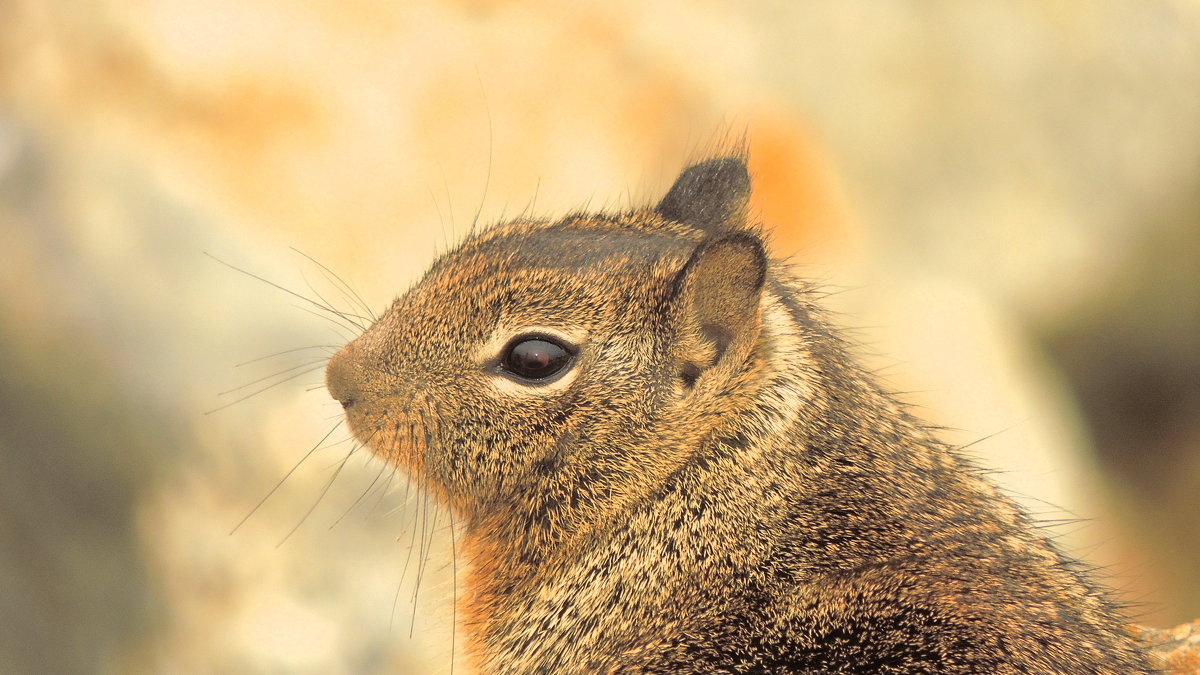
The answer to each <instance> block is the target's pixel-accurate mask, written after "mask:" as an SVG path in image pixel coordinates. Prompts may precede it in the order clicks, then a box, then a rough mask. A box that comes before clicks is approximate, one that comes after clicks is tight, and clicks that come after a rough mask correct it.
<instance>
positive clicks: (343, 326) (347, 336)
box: [292, 305, 362, 342]
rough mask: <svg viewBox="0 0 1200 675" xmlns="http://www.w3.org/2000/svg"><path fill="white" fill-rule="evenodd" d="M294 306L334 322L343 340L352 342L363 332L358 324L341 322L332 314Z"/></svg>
mask: <svg viewBox="0 0 1200 675" xmlns="http://www.w3.org/2000/svg"><path fill="white" fill-rule="evenodd" d="M292 306H293V307H295V308H296V309H298V310H300V311H302V312H308V313H309V314H312V315H313V316H317V317H320V318H322V319H324V320H325V321H328V322H329V323H331V324H333V326H334V327H335V328H336V329H337V331H338V337H340V338H342V340H343V341H345V342H350V341H351V340H353V339H354V336H355V335H358V334H361V333H362V329H360V328H359V327H358V326H356V325H350V324H348V323H343V322H339V321H337V320H335V319H334V318H333V317H331V316H328V315H326V314H319V313H317V312H314V311H312V310H311V309H309V308H307V307H300V306H298V305H292ZM344 321H347V322H348V321H349V319H345V320H344ZM346 331H353V333H347V332H346Z"/></svg>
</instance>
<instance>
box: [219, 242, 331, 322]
mask: <svg viewBox="0 0 1200 675" xmlns="http://www.w3.org/2000/svg"><path fill="white" fill-rule="evenodd" d="M204 255H206V256H208V257H209V258H212V259H213V260H215V261H217V262H219V263H221V264H222V265H224V266H226V267H228V268H229V269H231V270H233V271H235V272H241V273H242V274H245V275H246V276H248V277H250V278H251V279H257V280H258V281H261V282H263V283H264V284H266V285H268V286H271V287H273V288H276V289H278V290H281V291H283V292H284V293H287V294H288V295H290V296H292V297H294V298H298V299H300V300H303V301H304V302H307V303H309V304H310V305H313V306H315V307H316V308H317V309H320V310H323V311H326V312H329V313H330V314H334V315H336V316H343V315H342V313H341V312H339V311H338V310H336V309H334V308H332V307H326V306H325V305H322V304H321V303H319V302H317V301H316V300H313V299H312V298H308V297H305V296H303V295H300V294H299V293H297V292H295V291H293V290H291V289H289V288H287V287H285V286H281V285H279V284H277V283H275V282H274V281H271V280H270V279H267V278H265V277H261V276H259V275H257V274H254V273H253V272H248V271H246V270H244V269H242V268H240V267H237V266H236V265H232V264H230V263H227V262H225V261H224V260H221V259H220V258H218V257H217V256H215V255H213V254H211V253H209V252H208V251H205V252H204ZM343 318H344V317H343Z"/></svg>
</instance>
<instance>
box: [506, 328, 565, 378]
mask: <svg viewBox="0 0 1200 675" xmlns="http://www.w3.org/2000/svg"><path fill="white" fill-rule="evenodd" d="M570 362H571V352H569V351H567V348H566V347H564V346H563V345H561V344H559V343H557V342H554V341H552V340H550V339H548V338H544V337H529V338H523V339H521V338H519V339H517V340H515V341H514V342H513V343H512V344H511V345H510V346H509V347H508V348H507V349H506V350H505V351H504V355H503V356H502V357H501V359H500V367H501V368H502V369H504V370H506V371H508V372H509V373H512V374H513V375H516V376H517V377H519V378H521V379H525V380H535V381H536V380H545V379H546V378H549V377H552V376H554V375H557V374H558V373H560V372H562V371H563V370H564V369H566V367H567V365H568V364H569V363H570Z"/></svg>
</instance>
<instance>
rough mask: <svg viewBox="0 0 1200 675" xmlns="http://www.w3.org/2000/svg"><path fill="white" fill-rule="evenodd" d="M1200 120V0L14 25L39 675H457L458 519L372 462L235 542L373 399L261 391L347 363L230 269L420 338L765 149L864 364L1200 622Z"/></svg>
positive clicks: (12, 243) (6, 87) (18, 434)
mask: <svg viewBox="0 0 1200 675" xmlns="http://www.w3.org/2000/svg"><path fill="white" fill-rule="evenodd" d="M1198 121H1200V8H1198V7H1197V6H1196V4H1195V3H1191V2H1186V1H1183V0H1177V1H1168V0H1162V1H1159V0H1150V1H1135V0H1127V1H1123V2H1121V1H1110V2H1096V3H1084V4H1077V3H1060V2H1034V1H1033V0H1027V1H1023V2H1014V3H1005V4H983V3H955V2H949V1H945V2H926V3H911V4H906V3H866V2H834V1H833V0H825V1H821V2H805V3H792V2H748V3H736V4H734V3H730V4H722V3H713V2H701V3H695V2H691V3H689V2H682V1H669V2H656V3H635V2H607V3H556V2H524V3H516V2H483V1H478V2H469V1H466V2H432V1H429V0H415V1H412V2H386V3H385V2H367V1H365V0H352V1H341V2H331V1H328V0H309V1H306V2H300V1H297V2H283V1H282V0H240V1H238V2H233V1H230V0H207V1H205V2H199V1H196V0H139V1H137V2H117V1H116V0H88V1H74V0H41V1H37V0H8V1H7V2H4V3H0V671H3V672H24V671H30V670H37V671H46V672H80V671H93V670H101V671H116V672H130V671H132V672H141V671H152V672H161V671H179V672H281V671H285V672H313V673H336V672H377V671H382V672H445V671H447V670H448V669H449V666H450V662H451V653H452V652H451V649H452V647H451V634H450V633H451V631H450V616H451V609H452V597H453V581H452V579H453V569H454V567H455V566H456V561H455V560H454V558H453V556H452V555H451V546H450V543H449V540H450V538H449V536H448V535H449V532H448V528H447V526H446V522H445V518H442V520H441V521H438V522H434V523H428V522H427V523H425V524H424V525H422V523H420V522H419V521H417V520H416V519H415V516H416V514H417V513H418V512H417V510H416V509H415V508H414V504H415V503H416V501H417V500H419V499H420V498H419V497H409V498H407V499H406V496H405V492H406V491H405V489H404V484H403V480H402V479H397V480H396V481H393V483H392V484H391V485H390V488H389V491H388V492H387V493H386V494H383V493H379V492H378V491H376V490H374V487H373V484H372V479H373V478H374V477H375V476H376V475H378V472H379V467H378V465H376V464H374V463H373V462H372V461H370V460H369V459H364V458H363V457H362V456H361V455H355V456H353V457H351V458H350V460H349V461H345V462H343V458H344V457H345V456H346V453H347V451H348V450H349V446H348V444H341V445H336V446H334V447H330V448H323V449H320V450H318V451H317V452H315V453H314V454H313V456H312V457H311V458H309V459H308V460H306V461H304V462H303V463H302V464H301V465H300V467H299V469H298V470H297V471H296V473H295V474H293V475H292V476H291V477H290V478H289V479H288V480H287V481H286V482H284V483H283V485H282V486H281V487H280V488H279V490H278V491H277V492H275V493H274V494H273V495H272V496H271V498H270V499H269V500H268V501H267V502H266V503H265V505H264V506H263V507H262V508H261V509H259V510H258V511H256V512H254V514H253V516H251V517H250V518H249V520H248V521H247V522H246V524H245V525H244V526H242V527H241V528H239V529H238V530H237V532H235V533H234V534H232V535H230V534H229V532H230V530H231V529H233V527H234V526H235V525H237V523H238V522H239V521H241V520H242V519H243V518H244V517H245V516H246V515H247V514H248V513H250V512H251V510H252V509H253V508H254V505H255V504H256V503H257V502H258V501H259V500H260V499H261V498H262V497H263V496H264V495H266V494H267V493H268V491H270V490H271V487H272V486H273V485H274V484H275V483H276V482H277V481H278V480H279V479H280V478H282V477H283V476H284V475H285V474H286V473H287V472H288V470H289V469H290V468H291V467H292V466H293V465H294V464H296V463H297V461H299V460H300V459H301V458H302V457H304V456H305V453H306V452H307V451H308V450H309V448H311V447H313V445H314V444H315V443H317V440H318V439H320V438H321V437H322V435H323V434H324V433H325V432H326V431H327V430H328V429H329V428H330V427H331V426H332V425H333V423H334V421H335V419H336V415H337V413H338V408H337V406H336V404H332V402H331V401H329V400H328V398H327V397H326V396H325V395H324V392H323V391H322V390H321V388H320V384H321V373H320V371H319V370H315V371H312V372H307V373H306V372H305V371H306V367H307V368H319V366H320V363H319V359H320V358H321V357H322V356H323V355H324V354H325V352H324V351H322V350H320V349H317V350H312V351H309V352H293V353H289V354H283V355H280V356H275V357H271V358H267V359H263V360H260V361H255V362H252V363H248V364H246V365H244V366H237V364H239V363H243V362H246V361H249V360H251V359H256V358H258V357H262V356H264V355H268V354H273V353H275V352H279V351H281V350H286V349H291V348H294V347H304V346H312V345H336V344H338V343H340V342H342V341H344V340H345V339H346V337H347V336H346V335H345V334H344V333H339V332H338V330H337V329H336V328H334V327H332V326H330V324H328V323H327V322H325V321H323V320H321V319H319V318H316V317H314V316H313V315H312V314H311V313H309V312H307V311H305V307H304V302H303V301H301V300H298V299H296V298H293V297H291V296H289V295H287V294H285V293H283V292H281V291H279V290H278V289H276V288H273V287H271V286H269V285H267V284H263V283H260V282H258V281H255V280H253V279H251V278H249V277H248V276H245V275H242V274H239V273H238V272H235V271H232V270H230V269H229V268H228V267H226V266H223V265H221V264H220V263H219V262H216V261H214V260H213V259H212V258H211V257H208V256H206V255H205V254H206V253H208V254H210V255H211V256H215V257H216V258H219V259H220V260H223V261H226V262H228V263H230V264H232V265H236V266H237V267H239V268H242V269H244V270H247V271H249V272H252V273H253V274H256V275H259V276H262V277H265V278H268V279H270V280H272V281H275V282H278V283H280V284H282V285H284V286H286V287H287V288H289V289H291V290H293V291H295V292H297V293H300V294H303V295H306V296H309V297H313V296H314V295H315V294H317V293H320V294H322V295H324V296H325V297H328V298H330V300H331V301H333V302H337V303H341V306H343V307H348V306H349V303H350V300H349V299H348V298H347V297H345V296H343V295H342V294H341V293H340V292H339V291H338V290H337V287H336V283H335V282H333V281H332V280H331V279H329V278H328V277H327V276H326V275H325V274H324V273H323V272H322V271H321V269H320V268H319V267H317V266H316V265H315V264H314V263H312V262H310V261H308V260H307V259H306V258H304V257H303V256H302V255H298V254H296V253H294V252H292V251H291V250H290V249H291V248H293V247H294V248H296V249H298V250H299V251H301V252H303V253H304V254H307V255H310V256H312V257H313V258H315V259H317V260H319V261H320V262H321V263H323V264H324V265H327V266H329V267H330V268H331V269H333V270H335V271H336V272H337V273H338V274H339V275H340V276H342V277H343V278H345V279H346V281H347V282H349V283H350V284H351V285H352V286H353V287H354V288H355V289H356V290H357V291H358V292H359V293H360V294H361V295H362V296H363V297H364V298H365V300H366V302H367V304H368V305H370V307H371V308H373V309H374V310H375V311H379V310H381V309H383V308H384V307H385V306H386V305H387V303H388V302H389V301H390V299H391V298H392V297H393V296H394V295H396V294H397V293H399V292H402V291H403V289H404V288H405V287H406V285H407V284H409V283H411V282H412V280H413V279H414V278H415V277H416V276H417V275H418V274H419V273H420V271H421V269H423V267H424V266H425V265H427V264H428V263H429V261H430V260H431V259H432V257H433V256H434V255H435V254H436V252H437V251H440V250H444V249H445V248H447V247H448V246H450V245H451V244H452V243H453V242H454V241H455V240H456V239H458V238H459V237H461V236H462V235H463V234H464V233H465V232H466V231H467V230H468V229H469V228H470V227H471V225H472V223H473V222H474V221H476V220H478V222H479V223H480V224H486V223H491V222H494V221H496V220H498V219H501V218H503V217H505V216H512V215H515V214H518V213H532V214H535V215H542V216H547V217H552V216H555V215H558V214H562V213H564V212H565V211H568V210H571V209H575V208H579V207H584V206H586V207H589V208H609V209H619V208H626V207H629V206H632V205H639V204H645V203H649V202H651V201H653V200H654V199H656V198H657V197H658V196H659V195H661V194H662V192H663V191H664V190H665V188H666V187H667V186H668V185H669V184H670V181H671V179H672V178H673V177H674V174H675V172H677V171H678V170H679V169H680V168H681V167H682V166H683V165H684V164H686V163H687V162H688V161H689V160H692V159H696V158H698V157H701V156H703V155H704V154H705V153H706V152H711V151H712V150H713V149H714V148H719V147H721V145H722V143H730V142H738V141H739V140H741V139H744V140H745V142H746V143H747V145H748V147H749V148H750V152H751V168H752V171H753V173H754V176H755V181H756V192H755V197H754V212H755V214H756V217H758V218H760V219H761V220H762V221H763V222H764V223H766V224H767V225H768V226H769V227H770V228H771V230H772V232H773V234H772V239H773V242H774V246H775V249H776V253H777V254H778V255H781V256H792V257H793V261H794V262H795V263H796V264H797V265H798V268H799V269H800V270H801V271H802V272H803V273H804V274H806V275H809V276H812V277H815V278H818V279H820V280H822V281H823V282H825V283H827V284H828V285H829V286H830V287H831V288H835V289H839V288H840V289H845V290H846V291H847V292H843V293H839V294H837V295H835V296H833V297H831V298H830V302H831V303H832V304H834V306H835V308H836V309H838V310H839V311H840V312H842V316H843V322H844V324H845V325H846V326H847V327H848V328H850V329H854V331H855V336H856V339H858V340H859V342H860V343H861V344H863V350H862V351H863V358H864V359H866V360H867V361H868V362H869V363H871V364H872V365H873V366H875V367H877V368H878V369H880V371H881V372H882V373H883V376H884V377H885V379H886V380H887V381H888V382H889V383H890V384H892V385H893V386H894V387H895V388H896V389H898V390H904V391H908V392H910V393H908V394H905V397H906V398H907V399H908V400H911V401H913V402H915V403H917V404H919V405H920V406H922V408H923V410H924V413H925V415H926V417H927V418H928V419H929V420H931V421H933V422H936V423H939V424H944V425H946V426H948V427H951V428H952V429H951V430H948V431H947V432H946V435H947V438H948V439H949V440H951V441H954V442H960V443H963V444H967V443H971V442H972V441H976V440H978V439H981V438H984V437H987V438H986V440H983V441H981V442H979V443H978V444H976V445H974V446H972V447H971V449H970V451H971V452H972V453H974V454H975V455H976V456H978V457H979V461H980V462H981V463H984V464H986V465H989V466H994V467H997V468H998V469H1001V470H1002V471H1003V473H1001V474H1000V475H998V480H1001V481H1002V482H1003V483H1004V484H1005V485H1006V486H1007V487H1008V488H1010V489H1011V490H1012V491H1013V492H1014V493H1015V494H1017V495H1018V497H1019V498H1021V499H1022V500H1024V501H1025V503H1027V504H1028V505H1029V507H1030V508H1031V510H1033V511H1035V512H1037V513H1038V514H1039V515H1040V516H1041V517H1042V518H1045V519H1047V520H1058V519H1063V518H1067V519H1070V518H1075V517H1080V518H1087V519H1094V520H1093V521H1092V522H1090V523H1081V524H1080V523H1064V524H1062V525H1060V526H1059V527H1056V528H1054V529H1053V530H1052V531H1053V532H1054V533H1055V534H1056V535H1058V536H1060V537H1061V540H1062V542H1063V545H1064V546H1066V547H1067V548H1068V549H1070V550H1071V551H1073V552H1074V553H1076V554H1077V555H1080V556H1082V557H1084V558H1086V559H1088V560H1090V561H1093V562H1095V563H1096V564H1097V565H1100V566H1101V567H1102V569H1101V571H1100V572H1099V573H1100V574H1101V575H1102V576H1103V577H1104V578H1107V579H1108V580H1109V581H1110V583H1111V584H1112V585H1114V586H1116V587H1117V588H1119V589H1120V590H1121V593H1122V594H1123V597H1125V598H1127V599H1128V600H1129V601H1130V602H1132V603H1135V611H1136V613H1138V615H1139V619H1140V620H1142V621H1146V622H1149V623H1156V624H1160V625H1165V624H1168V623H1177V622H1181V621H1184V620H1189V619H1193V618H1196V617H1197V616H1200V506H1198V504H1200V502H1198V500H1197V498H1196V497H1195V495H1196V494H1197V493H1200V340H1197V339H1196V335H1197V334H1198V332H1200V271H1198V270H1200V265H1198V264H1197V260H1200V123H1198ZM310 356H311V357H312V358H309V357H310ZM292 367H296V370H293V371H288V372H287V373H285V374H283V375H280V376H278V377H277V378H275V379H276V380H281V379H283V378H284V377H289V376H291V375H294V374H299V373H303V374H302V375H300V376H299V377H296V378H295V379H293V380H290V381H288V382H284V383H282V384H281V385H280V386H277V387H274V388H272V389H270V390H268V391H266V392H264V393H263V394H261V395H259V396H255V397H253V398H250V399H248V400H246V401H243V402H241V403H237V404H236V405H232V406H230V407H228V408H225V409H222V410H219V411H216V412H213V413H212V414H207V415H206V414H205V412H206V411H210V410H213V409H214V408H218V407H220V406H222V405H224V404H225V403H226V402H228V401H230V400H233V399H236V398H238V397H240V396H241V395H243V394H245V393H249V392H252V391H254V390H255V389H256V388H257V387H258V386H261V385H266V384H270V383H271V382H273V381H275V380H273V379H270V376H271V374H272V373H275V372H278V371H283V370H284V369H286V368H292ZM260 378H267V379H265V380H263V381H262V382H261V383H258V384H252V385H251V386H249V387H246V388H242V389H237V390H236V391H233V392H232V393H228V394H222V392H225V391H227V390H232V389H234V388H236V387H241V386H242V385H245V384H246V383H248V382H253V381H255V380H258V379H260ZM339 433H341V432H339ZM332 440H333V441H335V442H336V441H340V440H342V437H341V436H337V435H335V437H334V438H333V439H332ZM343 465H344V468H341V469H340V470H339V467H341V466H343ZM335 474H336V480H334V481H333V482H332V485H331V487H330V488H329V489H328V493H327V494H324V491H325V485H326V484H327V483H329V481H330V479H331V478H332V477H333V476H334V475H335ZM378 485H379V483H375V484H374V486H378ZM367 492H370V495H369V497H368V498H366V499H363V500H362V501H361V502H358V501H357V500H358V498H359V497H360V496H361V495H363V494H364V493H367ZM322 494H324V497H323V499H321V500H320V504H319V505H318V506H317V507H316V508H315V509H314V510H313V512H312V514H311V515H309V516H307V517H306V518H305V517H304V515H305V513H306V512H307V511H308V510H309V508H310V506H311V505H312V504H313V503H314V502H315V501H316V500H317V498H318V497H319V496H321V495H322ZM352 506H353V508H351V507H352ZM347 512H348V515H345V517H343V514H346V513H347ZM302 519H303V525H302V526H301V527H300V528H299V529H297V530H296V532H295V533H294V534H291V535H290V536H289V534H288V533H289V531H291V530H292V528H293V526H294V525H295V524H296V523H297V522H299V521H301V520H302ZM429 533H432V536H431V537H430V538H429V539H428V543H425V544H421V543H416V542H425V541H426V539H425V538H424V537H425V535H427V534H429ZM414 534H415V535H416V536H417V537H420V538H419V539H418V538H414ZM285 538H286V541H285V542H284V543H282V545H278V546H277V544H278V543H279V542H280V540H283V539H285ZM406 561H407V562H406ZM417 570H421V572H420V583H417V577H418V574H417ZM414 596H415V600H414Z"/></svg>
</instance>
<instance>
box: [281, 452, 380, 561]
mask: <svg viewBox="0 0 1200 675" xmlns="http://www.w3.org/2000/svg"><path fill="white" fill-rule="evenodd" d="M358 448H359V446H357V445H355V446H354V447H352V448H350V452H347V453H346V456H345V457H344V458H342V462H341V464H339V465H338V468H337V470H336V471H334V472H333V475H332V476H330V477H329V480H328V481H326V483H325V487H324V488H322V489H321V494H320V495H319V496H318V497H317V499H316V501H314V502H313V504H312V506H310V507H308V510H307V511H305V512H304V515H303V516H301V518H300V522H298V523H296V525H295V527H293V528H292V529H291V530H290V531H289V532H288V533H287V534H286V535H284V537H283V539H280V540H279V543H278V544H275V548H279V547H280V546H283V544H284V542H286V541H287V540H288V538H290V537H291V536H292V535H293V534H295V533H296V530H299V529H300V526H301V525H303V524H304V521H306V520H308V517H309V516H310V515H312V512H313V511H315V510H317V505H319V504H320V503H321V500H323V499H325V495H326V494H328V493H329V488H331V487H333V482H334V481H335V480H337V477H338V474H340V473H341V472H342V469H344V468H346V462H348V461H350V456H351V455H353V454H354V451H355V450H357V449H358Z"/></svg>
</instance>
